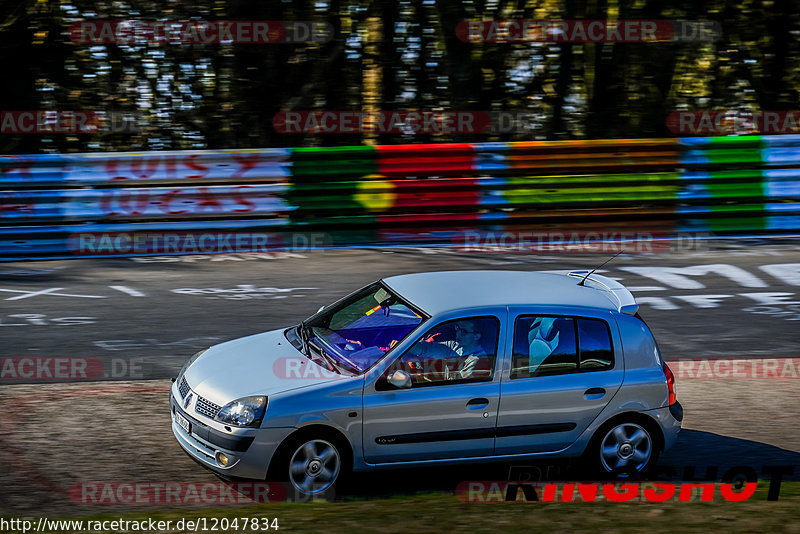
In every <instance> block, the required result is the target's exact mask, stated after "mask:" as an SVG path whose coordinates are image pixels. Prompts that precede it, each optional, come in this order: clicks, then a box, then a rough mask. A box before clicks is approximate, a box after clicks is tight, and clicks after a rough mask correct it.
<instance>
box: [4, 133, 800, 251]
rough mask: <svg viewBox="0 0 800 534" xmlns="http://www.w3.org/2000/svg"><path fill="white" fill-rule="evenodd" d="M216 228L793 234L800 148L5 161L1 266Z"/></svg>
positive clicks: (595, 144) (766, 139)
mask: <svg viewBox="0 0 800 534" xmlns="http://www.w3.org/2000/svg"><path fill="white" fill-rule="evenodd" d="M223 230H224V231H226V232H234V233H248V234H252V233H254V232H265V233H267V234H268V235H269V236H271V237H270V240H269V245H270V246H272V247H278V248H280V247H281V246H284V245H285V241H281V239H280V236H281V235H290V234H294V233H297V232H321V233H324V235H325V236H326V239H325V242H324V244H325V245H326V246H357V245H362V246H363V245H367V246H369V245H376V246H378V245H401V244H408V243H418V244H422V243H425V244H450V243H454V242H455V241H457V240H458V238H459V237H458V236H459V235H461V234H463V232H467V231H469V232H485V231H494V232H497V231H504V232H518V231H563V232H572V231H583V232H587V231H595V232H596V231H604V232H615V231H616V232H618V231H623V230H625V231H631V230H635V231H651V232H659V233H661V234H664V235H667V234H670V235H674V234H678V233H682V232H714V233H726V232H729V233H732V232H747V233H764V232H770V233H774V232H791V231H796V230H800V136H796V135H785V136H740V137H699V138H677V139H608V140H607V139H601V140H589V141H535V142H509V143H450V144H430V145H391V146H376V147H371V146H356V147H331V148H324V147H323V148H290V149H260V150H219V151H180V152H151V153H96V154H71V155H58V154H55V155H50V154H46V155H23V156H0V258H2V259H6V260H10V259H35V258H39V259H42V258H56V257H78V256H84V255H90V254H91V253H92V252H91V251H90V252H87V251H86V250H83V249H81V247H80V246H77V247H76V246H75V245H74V243H75V237H76V235H82V234H87V233H101V234H102V233H110V234H114V235H118V234H120V233H139V234H142V233H148V232H150V233H152V232H178V233H181V232H183V233H193V232H194V233H196V232H215V231H216V232H219V231H223ZM276 236H277V237H276ZM243 246H246V245H243ZM159 251H161V252H164V250H163V249H157V250H156V249H153V250H152V251H151V252H152V253H157V252H159ZM102 253H103V254H111V255H128V253H126V252H125V251H124V250H123V249H119V250H112V249H109V250H107V251H103V252H102ZM165 253H169V251H166V252H165Z"/></svg>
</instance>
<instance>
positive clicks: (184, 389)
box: [178, 376, 189, 399]
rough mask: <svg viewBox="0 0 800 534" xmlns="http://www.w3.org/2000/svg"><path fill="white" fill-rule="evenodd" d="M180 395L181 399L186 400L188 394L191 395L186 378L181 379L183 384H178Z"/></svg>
mask: <svg viewBox="0 0 800 534" xmlns="http://www.w3.org/2000/svg"><path fill="white" fill-rule="evenodd" d="M178 393H180V394H181V398H182V399H185V398H186V394H187V393H189V383H188V382H186V377H185V376H184V377H181V383H180V384H178Z"/></svg>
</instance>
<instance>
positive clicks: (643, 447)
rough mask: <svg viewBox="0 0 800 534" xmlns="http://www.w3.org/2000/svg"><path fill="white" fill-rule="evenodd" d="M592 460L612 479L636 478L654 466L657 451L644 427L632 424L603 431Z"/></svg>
mask: <svg viewBox="0 0 800 534" xmlns="http://www.w3.org/2000/svg"><path fill="white" fill-rule="evenodd" d="M596 437H597V438H599V439H596V440H595V444H594V447H593V448H592V451H591V456H590V458H589V460H590V461H591V463H592V464H593V465H594V466H596V468H597V470H598V471H599V472H600V474H601V475H604V476H608V477H612V478H635V477H638V476H641V475H644V474H646V473H647V472H648V470H649V469H650V467H651V466H653V465H654V464H655V462H656V459H657V457H658V450H657V448H656V444H655V441H654V439H653V436H652V435H651V433H650V432H649V431H648V430H647V428H645V426H644V425H642V424H639V423H635V422H632V421H627V422H618V423H614V424H612V425H607V426H604V427H603V428H601V429H600V430H599V431H598V432H597V434H596Z"/></svg>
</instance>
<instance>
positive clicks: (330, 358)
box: [307, 341, 342, 374]
mask: <svg viewBox="0 0 800 534" xmlns="http://www.w3.org/2000/svg"><path fill="white" fill-rule="evenodd" d="M307 343H308V346H309V347H312V348H313V349H314V350H316V351H317V352H319V353H320V355H321V356H322V357H323V358H324V359H325V361H326V362H328V363H329V364H331V367H333V370H334V371H336V372H337V373H339V374H342V372H341V371H340V370H339V366H338V365H337V362H336V360H335V359H334V358H333V356H331V355H330V354H328V353H327V352H326V351H325V349H323V348H322V347H318V346H317V345H314V344H313V343H311V341H307Z"/></svg>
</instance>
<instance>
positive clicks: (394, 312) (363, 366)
mask: <svg viewBox="0 0 800 534" xmlns="http://www.w3.org/2000/svg"><path fill="white" fill-rule="evenodd" d="M422 320H423V317H422V315H421V313H418V312H416V311H414V310H412V309H411V308H410V307H409V306H408V305H406V304H405V303H404V302H403V301H402V300H401V299H400V298H399V297H398V295H396V294H394V293H392V292H391V291H390V290H389V289H388V288H387V287H386V286H384V285H383V284H381V283H379V282H376V283H374V284H371V285H369V286H367V287H365V288H364V289H362V290H360V291H358V292H357V293H354V294H353V295H351V296H350V297H348V298H346V299H344V300H343V301H342V302H339V303H337V304H336V305H334V306H332V307H330V308H328V309H326V310H324V311H323V312H321V313H320V314H319V315H317V316H316V317H315V318H314V319H312V320H310V321H306V322H304V323H303V324H302V325H301V326H300V328H304V329H305V331H304V332H298V333H299V334H300V336H301V337H305V341H306V346H308V347H309V350H311V351H314V352H318V353H320V354H321V355H322V356H323V357H324V358H325V359H326V360H328V361H330V360H334V361H335V363H336V364H337V367H340V368H341V367H345V368H347V369H348V370H349V371H354V372H356V373H359V374H361V373H363V372H364V371H365V370H367V369H369V368H370V367H371V366H372V364H374V363H375V362H376V361H378V360H379V359H380V358H381V357H382V356H383V355H384V354H386V353H387V352H388V351H389V350H390V349H391V348H392V347H394V346H395V345H397V344H398V343H399V342H400V341H402V340H403V338H405V337H406V336H407V335H408V334H409V333H410V332H411V331H412V330H414V328H416V327H417V325H419V324H420V323H421V322H422ZM309 356H311V354H309Z"/></svg>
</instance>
